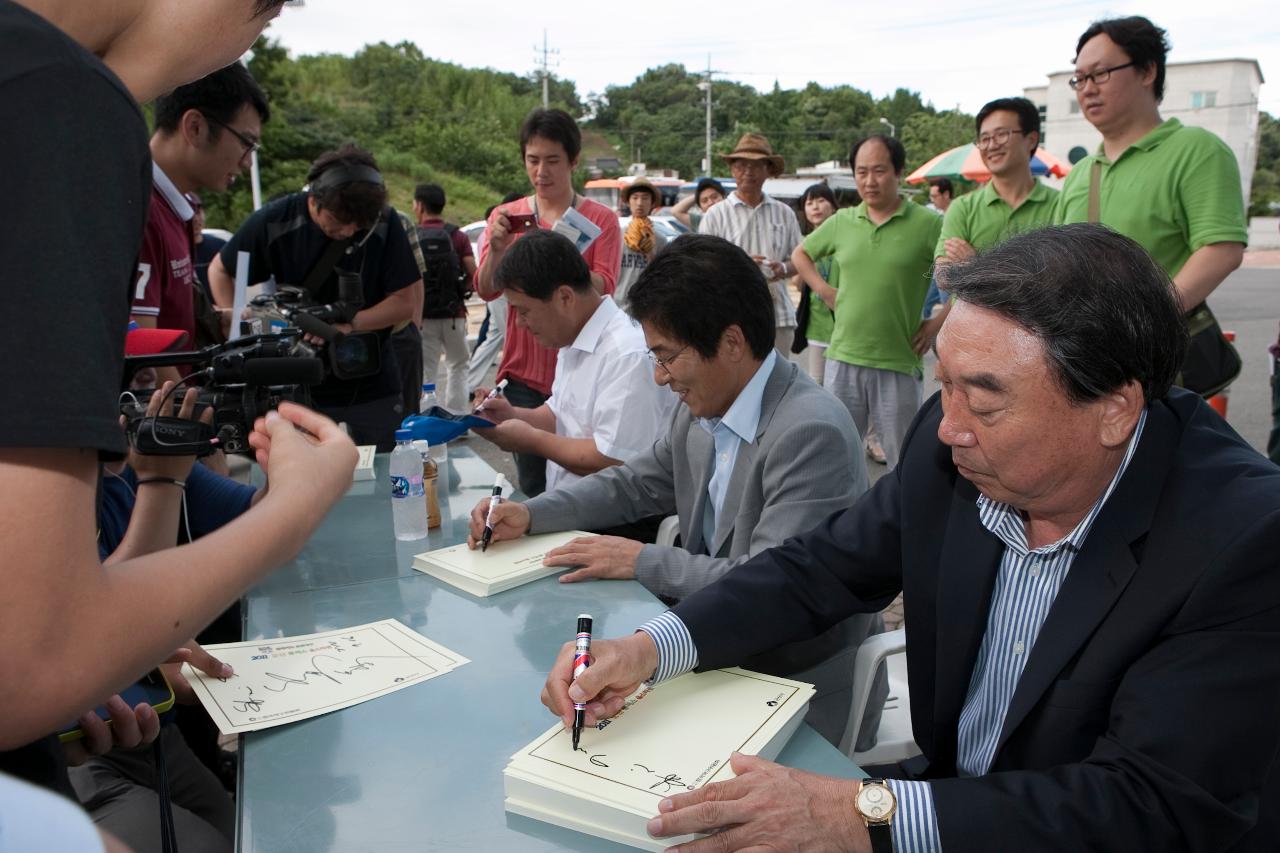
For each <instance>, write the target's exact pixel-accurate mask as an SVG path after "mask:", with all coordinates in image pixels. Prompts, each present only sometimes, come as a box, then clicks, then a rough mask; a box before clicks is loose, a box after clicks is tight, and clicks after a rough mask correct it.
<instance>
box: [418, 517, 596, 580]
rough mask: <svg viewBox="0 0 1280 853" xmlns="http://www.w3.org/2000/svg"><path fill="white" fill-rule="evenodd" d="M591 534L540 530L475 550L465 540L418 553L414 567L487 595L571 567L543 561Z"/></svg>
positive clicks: (574, 531)
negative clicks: (557, 549)
mask: <svg viewBox="0 0 1280 853" xmlns="http://www.w3.org/2000/svg"><path fill="white" fill-rule="evenodd" d="M590 535H591V534H590V533H584V532H583V531H581V530H567V531H564V532H563V533H540V534H536V535H534V536H522V537H520V538H519V539H513V540H511V541H509V542H494V543H493V544H491V545H490V546H489V548H488V549H487V550H485V551H481V550H480V549H479V548H476V549H475V550H474V551H472V550H471V549H470V548H468V547H467V545H466V543H465V542H464V543H463V544H461V545H453V546H451V547H449V548H438V549H436V550H435V551H427V552H426V553H424V554H419V555H418V556H416V557H414V559H413V567H414V568H415V569H417V570H418V571H420V572H424V573H425V574H428V575H431V576H432V577H435V578H439V579H440V580H442V581H444V582H446V583H449V584H452V585H453V586H456V587H458V588H459V589H462V590H465V591H467V592H469V593H471V594H472V595H478V596H481V597H484V596H487V595H493V594H494V593H496V592H502V591H503V590H507V589H511V588H512V587H517V586H520V585H521V584H525V583H528V582H529V581H534V580H537V579H538V578H544V577H546V576H547V575H554V574H559V573H560V572H562V571H564V570H565V569H567V568H570V567H569V566H544V565H543V564H542V561H543V558H545V557H546V555H547V552H549V551H551V550H553V549H555V548H559V547H560V546H561V545H566V544H568V543H569V542H572V541H573V540H574V539H577V538H578V537H580V536H590Z"/></svg>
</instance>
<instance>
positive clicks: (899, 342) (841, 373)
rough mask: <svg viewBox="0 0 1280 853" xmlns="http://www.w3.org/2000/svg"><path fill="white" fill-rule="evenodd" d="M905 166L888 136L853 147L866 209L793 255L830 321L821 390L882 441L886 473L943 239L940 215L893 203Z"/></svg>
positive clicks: (911, 411)
mask: <svg viewBox="0 0 1280 853" xmlns="http://www.w3.org/2000/svg"><path fill="white" fill-rule="evenodd" d="M906 159H907V155H906V151H905V150H904V149H903V147H902V143H901V142H899V141H898V140H897V139H894V138H893V137H891V136H869V137H867V138H866V139H862V140H860V141H858V142H856V143H854V145H853V149H852V150H851V151H850V152H849V162H851V163H852V164H853V178H854V181H855V182H856V183H857V185H858V193H859V194H860V195H861V196H862V203H861V204H859V205H858V206H857V207H854V208H845V209H844V210H841V211H838V212H837V213H836V214H835V215H834V216H832V217H831V218H830V219H828V220H827V221H826V222H824V223H822V225H821V226H819V227H818V229H817V230H816V231H814V232H813V233H812V234H810V235H809V236H808V237H807V238H805V241H804V242H803V243H802V244H801V245H800V246H799V247H797V248H796V250H795V251H794V252H793V253H792V255H791V262H792V263H793V264H794V265H795V268H796V271H797V272H798V273H799V274H800V275H801V276H802V277H803V278H804V280H805V283H806V284H808V285H809V287H810V288H811V289H812V290H813V291H814V292H815V293H817V294H818V295H819V296H820V297H821V298H822V299H823V300H824V301H825V302H826V303H827V304H828V305H830V306H832V308H833V309H834V310H835V312H836V319H835V328H834V329H833V330H832V334H831V345H830V346H829V347H828V348H827V368H826V375H825V376H824V377H823V383H822V384H823V386H824V387H826V388H827V389H829V390H830V391H831V393H833V394H835V395H836V396H837V397H839V398H840V400H841V402H843V403H844V404H845V405H846V406H847V407H848V408H849V413H850V414H851V415H852V416H853V422H854V424H855V425H856V426H857V427H858V432H859V434H861V435H866V433H867V427H868V425H870V426H871V427H872V428H873V429H874V430H875V432H876V434H877V435H879V436H880V444H881V446H882V447H883V448H884V455H885V464H887V465H888V466H889V467H890V468H893V467H894V466H895V465H897V463H898V451H899V449H900V448H901V447H902V440H903V438H904V437H905V436H906V432H907V427H908V426H909V425H910V423H911V419H912V418H913V417H915V413H916V410H917V409H919V408H920V394H921V361H920V355H919V353H917V352H916V351H915V350H914V349H913V348H912V345H911V342H912V338H913V337H914V336H915V335H916V333H917V332H918V331H919V329H920V325H921V324H920V310H921V308H922V307H923V306H924V297H925V293H926V292H927V291H928V289H929V273H930V270H931V269H932V267H933V250H934V247H935V246H936V245H937V243H938V235H939V234H940V233H941V231H942V219H941V218H940V217H938V215H937V214H935V213H933V212H931V211H929V210H926V209H925V208H923V207H921V206H920V205H918V204H914V203H912V202H909V201H904V200H903V199H902V198H900V197H899V196H898V184H899V182H900V181H901V179H902V169H903V167H904V166H905V165H906ZM827 257H834V258H835V261H836V265H837V266H838V267H839V269H840V287H839V288H838V289H837V288H834V287H832V286H831V285H829V284H827V283H826V282H825V281H823V279H822V276H821V275H819V274H818V268H817V265H816V264H815V263H814V262H815V261H816V260H820V259H822V258H827Z"/></svg>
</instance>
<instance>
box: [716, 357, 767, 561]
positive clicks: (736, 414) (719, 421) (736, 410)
mask: <svg viewBox="0 0 1280 853" xmlns="http://www.w3.org/2000/svg"><path fill="white" fill-rule="evenodd" d="M777 360H778V353H777V350H772V349H771V350H769V354H768V355H767V356H765V358H764V362H763V363H762V364H761V365H760V367H759V368H758V369H757V370H756V372H755V375H754V376H752V377H751V379H750V381H748V382H747V384H746V386H745V387H744V388H743V389H742V390H741V391H740V392H739V393H738V396H737V398H736V399H734V401H733V404H732V405H731V406H729V411H727V412H725V413H724V415H722V416H721V417H718V418H698V425H699V426H701V427H702V428H703V429H704V430H706V431H707V432H708V433H710V435H711V437H712V439H713V440H714V442H715V459H714V464H715V468H714V470H713V472H712V474H711V479H710V480H709V481H708V482H707V495H708V497H709V500H708V501H707V509H706V510H705V511H704V512H703V513H702V541H703V543H704V544H705V545H706V547H707V553H708V554H711V553H712V550H711V549H712V548H713V547H714V544H713V543H714V542H715V538H716V525H717V524H718V523H719V521H720V512H721V510H723V509H724V498H725V495H726V494H728V492H729V480H730V478H731V477H733V466H734V463H735V462H737V461H738V448H740V447H741V446H742V443H743V442H746V443H747V444H751V443H752V442H753V441H755V440H756V430H757V429H758V428H759V426H760V406H761V403H762V402H763V401H764V386H765V385H766V384H767V383H768V381H769V376H770V374H772V373H773V366H774V363H775V362H776V361H777ZM712 556H714V554H713V555H712Z"/></svg>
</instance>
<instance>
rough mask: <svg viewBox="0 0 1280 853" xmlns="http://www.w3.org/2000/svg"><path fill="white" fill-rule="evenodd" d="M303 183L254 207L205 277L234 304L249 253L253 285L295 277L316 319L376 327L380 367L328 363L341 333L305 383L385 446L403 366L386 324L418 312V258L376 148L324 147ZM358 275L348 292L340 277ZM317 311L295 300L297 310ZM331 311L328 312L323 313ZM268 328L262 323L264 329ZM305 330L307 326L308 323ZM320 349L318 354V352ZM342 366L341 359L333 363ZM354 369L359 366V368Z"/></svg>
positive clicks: (343, 330) (336, 414)
mask: <svg viewBox="0 0 1280 853" xmlns="http://www.w3.org/2000/svg"><path fill="white" fill-rule="evenodd" d="M307 182H308V188H307V189H306V190H304V191H303V192H298V193H293V194H292V195H288V196H285V197H284V198H280V199H277V200H276V201H273V202H271V203H270V204H268V205H266V206H264V207H263V208H262V209H261V210H259V211H257V212H256V213H254V214H253V215H252V216H250V217H249V218H248V219H247V220H246V221H245V223H244V224H243V225H242V226H241V227H240V230H239V231H237V232H236V234H235V235H234V236H233V237H232V238H231V239H230V240H229V241H227V244H226V245H225V246H224V247H223V248H222V252H221V254H220V255H219V256H218V257H217V258H214V260H213V262H212V263H210V264H209V285H210V287H211V288H212V289H213V298H214V300H215V301H216V302H217V304H218V306H219V307H224V308H226V307H231V305H232V303H233V300H234V294H235V283H234V279H235V273H236V255H237V253H238V252H248V253H249V282H250V283H251V284H253V283H257V282H262V281H266V280H267V279H268V278H274V280H275V284H276V287H277V288H278V289H279V288H282V287H284V286H286V285H288V286H291V288H290V289H291V290H292V292H293V293H294V294H295V295H298V294H300V295H301V298H302V299H303V300H304V301H307V302H310V303H314V304H315V305H319V306H324V308H325V309H332V310H326V311H325V312H324V315H323V316H322V319H325V322H327V324H328V325H329V326H330V327H332V328H333V329H334V330H336V332H337V333H339V335H341V336H350V337H351V338H353V339H354V337H355V336H354V335H353V334H352V333H361V332H366V333H367V332H373V333H376V336H377V339H376V342H374V343H371V344H369V345H368V346H367V349H372V350H373V351H374V354H376V356H377V357H378V358H379V359H380V362H381V364H380V367H378V368H377V369H376V370H373V369H372V368H370V369H369V370H365V369H364V368H363V367H360V368H359V369H355V368H353V369H351V370H350V371H348V377H347V378H344V377H343V376H340V375H338V373H336V372H334V364H337V363H338V362H339V359H336V358H334V356H335V355H336V353H338V352H343V351H344V350H343V343H342V341H343V338H342V337H337V338H333V337H331V338H330V339H329V341H328V343H327V344H325V346H326V347H327V348H328V349H329V350H331V351H332V352H330V353H329V355H330V361H331V367H330V374H329V375H328V376H327V377H326V379H325V380H324V381H323V382H322V383H320V384H318V385H316V386H314V387H313V388H312V389H311V397H312V400H313V401H314V403H315V406H316V408H317V409H319V410H320V411H322V412H324V413H325V414H326V415H328V416H329V417H331V418H333V419H334V420H335V421H339V422H346V424H347V426H348V429H349V430H350V433H351V437H352V438H353V439H354V440H355V442H356V444H376V445H377V446H378V450H379V451H385V450H390V449H391V448H392V446H393V445H394V443H395V442H394V438H393V437H394V433H395V430H396V428H397V427H398V426H399V424H400V421H401V420H403V419H404V417H405V415H406V414H409V413H408V412H405V411H404V404H403V401H402V396H401V393H400V373H399V370H398V367H397V364H396V358H395V352H394V350H393V348H392V346H391V337H390V330H391V327H392V326H394V325H396V324H397V323H400V322H402V321H405V320H409V321H417V320H418V318H419V316H420V310H421V305H422V274H421V272H420V271H419V270H418V266H417V264H416V263H415V262H414V258H413V253H412V250H411V249H410V247H409V240H408V238H407V237H406V236H405V232H404V226H403V224H402V223H401V220H400V216H399V215H398V214H397V213H396V211H395V209H394V208H392V207H390V206H388V205H387V188H386V185H385V184H384V183H383V180H382V175H381V173H379V172H378V169H377V164H376V163H375V162H374V159H373V156H372V155H371V154H369V152H368V151H365V150H363V149H361V148H358V147H356V146H355V145H351V144H347V145H344V146H342V147H341V148H339V149H337V150H336V151H329V152H326V153H324V154H321V155H320V157H319V158H318V159H317V160H316V161H315V162H314V163H313V164H312V166H311V170H310V172H308V174H307ZM353 276H359V282H358V285H359V286H358V288H357V290H356V294H355V296H354V298H352V296H351V294H350V293H349V292H347V291H349V288H348V289H347V291H344V290H343V289H342V288H341V285H342V283H343V279H344V278H345V279H346V281H347V282H351V281H354V279H353V278H352V277H353ZM301 313H309V314H312V316H320V315H319V314H318V313H317V312H316V311H315V310H314V309H312V308H308V307H305V306H304V307H301V308H300V309H299V310H298V311H297V312H294V314H293V315H292V316H293V318H294V319H291V320H290V321H289V322H298V320H299V319H302V320H305V319H307V318H305V317H302V318H299V317H298V316H297V315H298V314H301ZM326 318H327V319H326ZM264 331H266V330H265V329H264ZM304 331H307V332H311V331H312V330H311V328H305V329H304ZM323 354H324V353H322V355H323ZM337 369H338V371H339V372H341V370H342V368H341V366H340V365H339V366H338V368H337ZM352 374H364V375H360V376H358V377H355V376H352Z"/></svg>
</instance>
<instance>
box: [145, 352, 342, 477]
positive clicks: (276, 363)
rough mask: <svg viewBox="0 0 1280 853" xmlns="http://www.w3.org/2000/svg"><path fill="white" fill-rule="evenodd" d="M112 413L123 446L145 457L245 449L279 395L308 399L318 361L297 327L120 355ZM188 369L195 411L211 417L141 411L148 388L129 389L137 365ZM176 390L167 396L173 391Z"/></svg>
mask: <svg viewBox="0 0 1280 853" xmlns="http://www.w3.org/2000/svg"><path fill="white" fill-rule="evenodd" d="M124 361H125V367H124V384H123V389H124V390H123V391H122V393H121V395H120V411H121V413H122V414H123V415H124V416H125V417H126V419H127V422H126V426H125V429H126V432H127V434H128V436H129V443H130V445H131V446H132V447H133V448H134V449H135V450H136V451H137V452H139V453H142V454H146V455H152V456H188V455H194V456H207V455H208V454H210V453H212V452H213V451H215V450H219V449H221V450H225V451H226V452H228V453H246V452H248V451H249V449H250V448H249V433H250V432H252V431H253V424H254V421H256V420H257V419H258V418H259V417H261V416H263V415H265V414H266V413H267V412H268V411H270V410H271V409H274V408H276V407H277V406H279V405H280V403H282V402H284V401H292V402H295V403H301V404H302V405H304V406H309V405H311V395H310V393H309V391H308V387H309V386H311V385H315V384H317V383H319V382H320V381H321V380H323V379H324V363H323V362H322V361H321V360H320V359H318V358H315V357H314V355H312V350H311V348H310V347H309V346H307V345H306V344H305V343H303V341H302V333H301V332H300V331H299V330H298V329H286V330H285V331H284V332H281V333H278V334H268V335H251V336H249V337H246V338H240V339H238V340H234V341H230V342H228V343H225V344H215V345H214V346H209V347H205V348H204V349H202V350H195V351H191V352H164V353H156V354H154V355H137V356H126V357H125V360H124ZM169 366H191V367H194V368H196V369H195V370H193V371H192V372H191V373H190V374H188V375H187V377H186V379H185V380H183V384H185V385H189V386H197V387H199V388H200V396H199V398H198V401H197V404H196V407H197V412H203V411H204V410H205V409H210V408H211V409H213V422H212V423H211V424H205V423H202V422H200V421H196V420H185V419H182V418H176V417H147V415H146V412H147V403H148V401H149V400H150V399H151V396H152V394H153V393H159V392H158V391H154V390H145V391H131V390H129V385H130V383H131V382H132V381H133V377H134V374H136V373H137V372H138V370H140V369H142V368H144V367H169ZM180 388H181V386H179V389H175V391H174V395H175V396H178V395H179V394H180V393H181V391H180Z"/></svg>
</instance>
